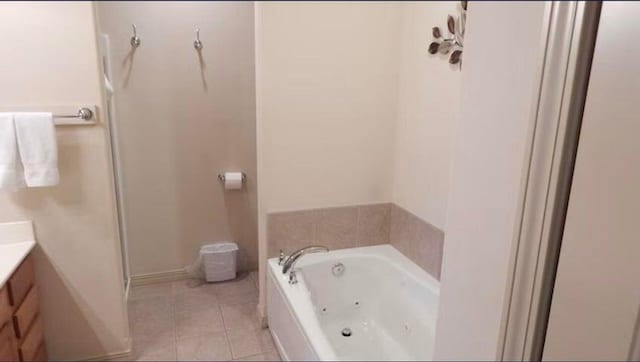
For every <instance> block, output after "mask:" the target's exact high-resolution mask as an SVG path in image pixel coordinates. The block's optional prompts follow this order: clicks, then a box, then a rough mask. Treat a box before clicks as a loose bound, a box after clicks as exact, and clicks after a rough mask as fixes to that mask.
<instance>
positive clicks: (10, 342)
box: [0, 321, 18, 362]
mask: <svg viewBox="0 0 640 362" xmlns="http://www.w3.org/2000/svg"><path fill="white" fill-rule="evenodd" d="M17 360H18V349H17V348H16V344H15V337H14V335H13V325H12V324H11V323H10V322H9V321H6V322H4V324H3V325H2V326H1V327H0V361H2V362H4V361H17Z"/></svg>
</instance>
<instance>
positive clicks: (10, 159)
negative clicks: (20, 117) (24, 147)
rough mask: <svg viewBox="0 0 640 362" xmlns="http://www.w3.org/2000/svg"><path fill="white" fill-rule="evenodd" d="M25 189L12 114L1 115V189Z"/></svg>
mask: <svg viewBox="0 0 640 362" xmlns="http://www.w3.org/2000/svg"><path fill="white" fill-rule="evenodd" d="M19 187H24V172H23V170H22V163H21V162H20V159H19V158H18V142H17V140H16V129H15V126H14V123H13V114H12V113H0V189H8V190H15V189H17V188H19Z"/></svg>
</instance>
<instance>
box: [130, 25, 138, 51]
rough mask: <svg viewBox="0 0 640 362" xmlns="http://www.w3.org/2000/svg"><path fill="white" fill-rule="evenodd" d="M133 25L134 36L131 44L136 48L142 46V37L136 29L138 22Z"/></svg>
mask: <svg viewBox="0 0 640 362" xmlns="http://www.w3.org/2000/svg"><path fill="white" fill-rule="evenodd" d="M131 27H132V28H133V36H132V37H131V41H130V43H131V46H132V47H134V48H137V47H139V46H140V38H139V37H138V31H137V29H136V24H131Z"/></svg>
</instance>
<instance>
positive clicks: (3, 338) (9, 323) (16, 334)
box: [0, 255, 47, 362]
mask: <svg viewBox="0 0 640 362" xmlns="http://www.w3.org/2000/svg"><path fill="white" fill-rule="evenodd" d="M46 360H47V352H46V349H45V345H44V335H43V332H42V321H41V319H40V303H39V299H38V289H37V288H36V285H35V276H34V271H33V258H32V257H31V255H28V256H27V257H26V258H25V260H24V261H23V262H22V263H21V264H20V266H18V268H17V269H16V271H15V272H14V273H13V275H11V277H10V278H9V281H8V282H7V283H6V284H5V285H4V286H3V287H2V288H1V289H0V361H2V362H4V361H46Z"/></svg>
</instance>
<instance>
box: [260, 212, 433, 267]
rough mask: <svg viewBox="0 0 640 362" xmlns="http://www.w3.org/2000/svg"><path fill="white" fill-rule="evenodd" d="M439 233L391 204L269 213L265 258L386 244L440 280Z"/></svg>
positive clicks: (431, 226)
mask: <svg viewBox="0 0 640 362" xmlns="http://www.w3.org/2000/svg"><path fill="white" fill-rule="evenodd" d="M443 241H444V232H442V231H441V230H439V229H438V228H436V227H435V226H433V225H431V224H429V223H428V222H426V221H424V220H422V219H420V218H418V217H417V216H415V215H413V214H412V213H410V212H408V211H406V210H405V209H403V208H401V207H399V206H397V205H395V204H391V203H384V204H372V205H358V206H343V207H333V208H324V209H311V210H300V211H288V212H276V213H270V214H268V217H267V243H268V249H267V250H268V256H269V257H270V258H271V257H276V256H278V253H279V251H280V249H282V250H284V251H285V252H287V253H290V252H292V251H294V250H296V249H299V248H301V247H303V246H305V245H310V244H320V245H326V246H327V247H329V248H330V249H344V248H354V247H359V246H370V245H379V244H391V245H393V246H394V247H395V248H396V249H398V250H399V251H400V252H402V253H403V254H405V255H406V256H407V257H409V258H410V259H411V260H413V261H414V262H415V263H416V264H418V265H419V266H420V267H422V268H423V269H424V270H426V271H427V272H429V273H430V274H431V275H433V276H434V277H435V278H437V279H440V268H441V265H442V250H443Z"/></svg>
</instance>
